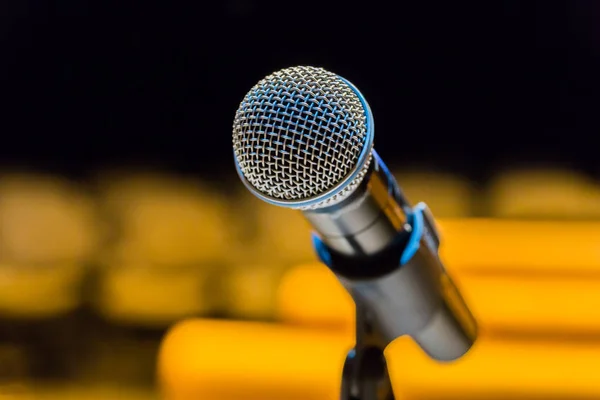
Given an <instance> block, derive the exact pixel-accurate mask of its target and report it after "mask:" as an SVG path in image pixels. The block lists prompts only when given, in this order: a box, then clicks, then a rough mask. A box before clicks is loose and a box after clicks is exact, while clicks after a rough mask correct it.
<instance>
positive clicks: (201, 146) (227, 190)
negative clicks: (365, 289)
mask: <svg viewBox="0 0 600 400" xmlns="http://www.w3.org/2000/svg"><path fill="white" fill-rule="evenodd" d="M598 26H600V3H598V2H595V1H593V0H589V1H584V0H577V1H550V0H549V1H537V2H536V1H508V0H505V1H500V0H498V1H486V2H477V1H465V2H433V3H432V2H403V1H400V2H393V3H387V2H381V3H378V2H367V3H364V2H360V3H354V2H342V3H336V2H324V1H323V2H313V1H301V2H275V1H257V0H223V1H198V2H182V3H168V4H167V3H163V2H153V1H149V2H132V1H123V0H122V1H119V2H113V1H92V0H79V1H71V0H66V1H61V2H49V1H27V0H18V1H17V0H14V1H13V0H7V1H4V2H2V4H0V50H2V51H1V53H0V54H1V55H2V57H1V61H0V99H1V100H2V101H1V103H0V104H1V108H0V137H1V142H0V399H5V398H6V399H33V398H36V399H37V398H39V399H59V398H60V399H71V398H72V399H116V398H119V399H132V400H133V399H154V398H161V397H162V396H164V395H165V393H168V394H169V396H171V398H204V399H210V400H219V399H225V398H227V399H230V398H231V399H233V398H240V399H254V398H257V399H263V400H264V399H268V398H280V399H292V398H296V397H294V396H295V395H298V396H300V395H299V394H298V393H300V392H302V390H303V389H306V388H307V387H314V388H316V389H314V391H312V392H310V391H309V392H306V391H305V392H302V393H303V395H302V398H304V399H313V398H314V399H317V398H322V399H325V398H327V397H326V396H325V395H324V394H326V393H330V394H331V393H332V391H333V392H334V391H335V388H336V385H337V383H336V380H335V379H336V376H337V375H336V374H337V373H338V370H337V369H336V368H338V365H341V364H340V363H341V359H339V360H338V359H337V358H336V357H338V356H339V354H342V353H343V352H344V351H345V350H344V349H345V348H346V347H348V346H349V345H350V344H349V343H350V342H351V334H350V333H349V332H350V327H351V323H350V322H351V314H352V310H351V304H350V303H349V300H348V299H347V298H346V297H345V296H344V293H343V292H341V291H340V288H339V287H338V286H337V285H336V283H335V282H334V281H332V280H331V276H330V275H328V273H327V271H326V270H324V269H323V267H322V266H319V265H318V264H316V263H315V257H314V256H313V253H312V250H311V247H310V241H309V236H308V232H309V228H308V226H307V224H306V223H305V222H304V220H303V219H302V218H301V216H300V215H298V214H296V213H294V212H292V211H288V210H284V209H280V208H277V207H273V206H268V205H266V204H263V203H261V202H260V201H259V200H257V199H254V198H253V197H252V196H251V195H250V194H249V193H247V191H246V190H245V189H244V188H243V186H242V185H241V184H240V182H239V180H238V178H237V176H236V175H235V169H234V165H233V157H232V153H231V136H230V135H231V129H230V127H231V125H232V120H233V115H234V112H235V110H236V108H237V105H238V104H239V101H240V100H241V98H242V97H243V95H244V94H245V93H246V91H247V90H249V89H250V87H251V86H252V85H253V84H254V83H256V82H257V81H258V80H259V79H260V78H262V77H263V76H265V75H267V74H269V73H271V72H273V71H275V70H278V69H280V68H284V67H288V66H293V65H302V64H304V65H315V66H322V67H325V68H327V69H329V70H331V71H334V72H336V73H338V74H340V75H342V76H344V77H346V78H348V79H349V80H350V81H352V82H353V83H355V84H356V85H357V86H358V87H359V88H360V90H361V91H362V92H363V93H364V94H365V96H366V97H367V99H368V100H369V102H370V105H371V108H372V110H373V113H374V116H375V120H376V121H377V123H376V125H377V130H376V148H377V150H378V151H379V153H380V154H381V156H382V158H383V159H384V160H386V162H387V163H388V164H389V165H390V166H391V167H392V168H393V170H394V172H395V175H396V177H397V179H398V181H399V183H400V185H401V186H402V187H403V188H404V190H405V192H406V194H407V195H408V197H409V198H410V199H411V201H413V202H417V201H425V202H427V203H428V204H429V206H430V207H431V209H432V210H433V213H434V215H435V216H436V218H438V219H439V224H440V227H441V229H442V233H443V234H444V240H445V242H444V244H443V248H442V252H443V255H444V257H445V259H446V260H447V263H448V269H449V270H450V271H451V273H452V274H453V275H454V276H455V278H456V280H457V282H458V284H459V286H460V287H461V289H462V290H463V291H464V294H465V297H467V300H468V301H469V303H470V304H471V305H472V306H473V308H474V312H475V313H476V315H477V316H478V318H479V319H480V321H481V323H482V331H483V337H484V339H483V340H482V344H481V345H480V347H477V348H476V349H474V351H473V356H472V357H471V358H469V359H467V360H466V361H465V363H464V364H460V363H459V364H457V365H456V366H455V367H447V369H444V370H441V369H439V368H441V367H439V366H436V365H433V364H430V363H428V362H427V361H426V360H424V359H423V358H422V355H420V353H418V351H417V350H415V349H413V347H411V346H412V345H411V344H410V343H404V342H402V343H399V344H398V345H397V347H398V349H396V350H394V349H391V350H390V351H391V352H392V353H393V354H398V356H397V359H398V361H397V365H396V366H394V365H395V364H394V365H391V367H392V369H393V373H394V374H395V376H396V375H397V376H398V381H397V382H400V383H397V385H398V392H399V393H400V394H402V395H405V396H406V398H421V399H423V398H462V399H464V398H467V397H468V396H469V395H472V396H480V397H484V398H505V396H508V395H510V396H512V397H513V398H529V399H530V398H545V399H547V398H556V399H558V398H564V399H577V398H582V399H583V398H600V384H599V383H598V382H597V379H596V378H595V375H594V374H595V371H597V370H598V367H600V314H599V311H598V310H600V180H599V179H600V168H599V167H600V163H599V162H598V154H597V153H598V151H599V150H598V149H600V146H599V145H598V144H597V140H596V136H597V134H598V132H599V128H600V118H598V111H597V110H598V106H599V105H600V102H599V100H600V86H599V85H600V78H599V77H600V74H599V72H598V71H600V68H599V67H600V30H599V29H598ZM190 318H193V320H192V321H191V322H189V324H188V325H186V324H184V325H179V327H180V328H176V329H175V330H174V331H173V333H172V335H169V336H167V337H168V340H167V341H166V342H165V343H166V344H165V345H164V348H163V352H162V353H161V343H163V341H164V340H165V335H166V334H167V332H169V330H170V329H172V327H173V326H174V324H176V323H178V322H179V321H184V320H189V319H190ZM227 321H229V322H227ZM235 321H237V322H235ZM228 324H233V325H228ZM311 335H312V336H311ZM315 335H316V336H315ZM319 335H321V336H319ZM349 335H350V336H349ZM240 338H241V339H240ZM328 343H329V344H331V346H328V345H327V344H328ZM319 346H321V347H319ZM338 350H339V351H338ZM311 351H312V353H311ZM336 352H337V353H336ZM159 353H160V354H161V355H160V357H159ZM311 354H312V355H311ZM393 354H392V355H391V356H390V358H391V359H394V360H395V359H396V358H395V357H394V356H393ZM236 357H237V358H236ZM285 357H288V359H287V362H286V361H285V360H286V359H285ZM303 357H304V358H303ZM311 357H312V358H311ZM159 360H161V362H162V363H163V364H162V365H159ZM391 363H392V364H393V363H396V361H392V362H391ZM324 365H327V367H324ZM236 366H237V367H236ZM294 368H296V369H294ZM327 368H329V369H327ZM157 371H158V372H157ZM249 371H250V372H249ZM270 374H271V375H270ZM303 374H304V375H303ZM160 382H164V386H166V387H168V388H169V389H165V391H163V392H162V395H161V392H160V390H159V387H161V386H162V385H159V383H160ZM319 385H321V386H319ZM192 386H194V387H193V388H191V389H190V387H192ZM180 388H184V389H181V390H180ZM236 388H238V389H236ZM332 388H333V389H332ZM328 390H329V392H328ZM177 396H179V397H177ZM211 396H212V397H211ZM228 396H229V397H228ZM269 396H272V397H269ZM311 396H312V397H311ZM494 396H495V397H494ZM519 396H520V397H519ZM536 396H537V397H536Z"/></svg>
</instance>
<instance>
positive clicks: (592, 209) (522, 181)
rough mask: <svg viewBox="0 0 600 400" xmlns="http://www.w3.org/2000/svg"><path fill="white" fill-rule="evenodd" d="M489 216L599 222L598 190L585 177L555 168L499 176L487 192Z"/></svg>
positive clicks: (520, 171)
mask: <svg viewBox="0 0 600 400" xmlns="http://www.w3.org/2000/svg"><path fill="white" fill-rule="evenodd" d="M487 195H488V198H489V201H490V210H489V212H490V215H491V216H493V217H500V218H527V219H532V218H536V219H537V218H545V219H598V218H599V217H600V188H599V187H598V185H597V183H596V182H594V181H593V180H592V179H590V178H589V177H587V176H585V175H584V174H581V173H578V172H576V171H571V170H562V169H556V168H528V169H515V170H510V171H505V172H503V173H500V174H498V175H497V176H496V178H495V179H493V180H492V181H491V182H490V184H489V187H488V192H487Z"/></svg>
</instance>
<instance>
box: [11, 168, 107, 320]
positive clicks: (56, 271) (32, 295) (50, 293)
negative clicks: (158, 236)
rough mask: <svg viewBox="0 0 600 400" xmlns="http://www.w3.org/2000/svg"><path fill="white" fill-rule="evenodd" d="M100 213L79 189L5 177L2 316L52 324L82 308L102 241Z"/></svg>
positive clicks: (30, 177) (51, 180)
mask: <svg viewBox="0 0 600 400" xmlns="http://www.w3.org/2000/svg"><path fill="white" fill-rule="evenodd" d="M97 211H98V210H97V208H96V204H95V203H94V201H93V200H92V199H91V198H90V196H89V195H88V194H87V193H85V192H84V191H83V190H81V188H79V187H77V186H76V185H75V184H74V183H72V182H68V181H66V180H64V179H61V178H59V177H54V176H48V175H37V174H26V173H10V174H9V173H6V174H3V175H1V176H0V314H1V315H2V316H5V317H9V316H10V317H16V318H47V317H52V316H57V315H62V314H66V313H68V312H70V311H73V310H74V309H76V308H77V307H78V306H79V305H80V304H81V302H82V296H81V294H82V291H81V285H82V283H83V280H84V278H85V275H86V273H87V272H88V270H87V266H88V264H89V262H90V261H91V260H92V259H93V258H94V257H95V256H96V254H97V251H98V249H99V246H100V242H101V239H102V232H101V228H100V227H101V225H100V223H99V219H98V214H97Z"/></svg>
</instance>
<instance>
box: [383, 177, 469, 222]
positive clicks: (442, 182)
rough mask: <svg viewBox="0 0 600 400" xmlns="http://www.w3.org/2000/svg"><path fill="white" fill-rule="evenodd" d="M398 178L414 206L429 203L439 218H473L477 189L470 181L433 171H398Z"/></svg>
mask: <svg viewBox="0 0 600 400" xmlns="http://www.w3.org/2000/svg"><path fill="white" fill-rule="evenodd" d="M393 175H394V177H395V178H396V180H397V181H398V184H399V185H400V187H401V188H402V191H403V192H404V194H405V195H406V196H407V197H408V199H409V201H410V202H411V203H413V204H417V203H419V202H422V201H423V202H425V203H427V205H428V206H429V208H430V209H431V211H432V213H433V215H435V217H436V218H465V217H469V216H472V215H473V212H474V199H475V189H474V187H473V185H472V184H471V183H470V182H469V181H468V180H466V179H464V178H461V177H459V176H456V175H452V174H447V173H438V172H432V171H405V170H398V171H394V173H393Z"/></svg>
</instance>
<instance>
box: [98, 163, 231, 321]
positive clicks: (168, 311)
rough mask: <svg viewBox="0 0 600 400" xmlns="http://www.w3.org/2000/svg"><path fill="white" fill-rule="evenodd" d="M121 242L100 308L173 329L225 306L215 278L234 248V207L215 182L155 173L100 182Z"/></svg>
mask: <svg viewBox="0 0 600 400" xmlns="http://www.w3.org/2000/svg"><path fill="white" fill-rule="evenodd" d="M98 186H99V188H100V189H99V192H100V199H101V204H102V209H103V211H104V212H105V213H106V215H107V217H108V219H109V220H110V221H112V222H113V226H112V228H113V231H112V232H113V238H112V239H113V240H112V241H111V242H110V245H109V246H108V247H107V248H106V249H105V252H104V254H103V257H102V258H101V263H100V264H101V268H100V274H99V281H98V286H99V291H98V298H97V299H96V302H95V304H96V306H97V308H98V310H99V312H100V313H101V314H102V315H103V316H104V317H106V318H108V319H110V320H113V321H119V322H121V323H131V324H137V325H145V326H146V325H150V326H152V325H158V326H168V325H169V324H171V323H173V322H174V321H176V320H178V319H181V318H184V317H186V316H190V315H206V314H208V313H211V312H214V311H215V308H216V307H217V306H218V304H219V301H220V300H219V299H218V298H216V297H217V296H218V295H220V291H219V290H218V289H219V287H218V285H215V284H214V282H213V281H214V279H215V274H217V273H220V272H221V271H222V270H223V269H224V267H225V266H226V264H227V262H228V260H227V258H228V254H227V253H228V252H229V251H230V248H231V246H232V244H231V243H230V240H229V239H230V236H231V235H230V231H229V228H228V227H229V226H230V225H232V222H231V221H229V218H228V209H227V202H226V201H225V198H224V196H223V195H221V194H220V193H218V192H217V191H215V190H214V189H212V188H210V187H209V186H208V185H206V184H204V183H202V182H198V181H195V180H191V179H184V178H182V177H178V176H175V175H170V174H164V173H153V172H132V173H119V172H113V173H110V172H105V173H104V174H103V175H101V176H100V178H99V179H98Z"/></svg>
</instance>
